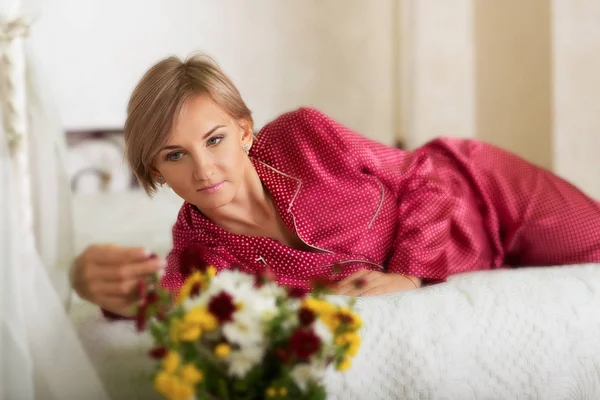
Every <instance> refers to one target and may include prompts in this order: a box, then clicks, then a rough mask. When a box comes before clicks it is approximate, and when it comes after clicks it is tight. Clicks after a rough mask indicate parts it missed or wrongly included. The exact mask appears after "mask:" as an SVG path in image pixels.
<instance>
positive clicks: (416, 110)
mask: <svg viewBox="0 0 600 400" xmlns="http://www.w3.org/2000/svg"><path fill="white" fill-rule="evenodd" d="M401 1H402V2H401V4H402V10H401V14H402V19H401V22H400V23H401V25H402V30H401V32H402V37H401V48H402V58H401V67H400V68H401V70H402V89H401V90H402V97H401V99H402V101H401V104H402V110H403V112H402V116H403V125H402V128H403V129H402V134H403V140H404V141H405V142H406V144H407V145H408V147H409V148H414V147H417V146H419V145H422V144H423V143H425V142H427V141H429V140H431V139H434V138H436V137H438V136H455V137H473V136H474V133H475V131H474V128H475V127H474V107H473V101H474V83H475V80H474V74H473V40H472V39H473V36H472V30H473V23H472V21H473V18H472V11H473V10H472V0H401Z"/></svg>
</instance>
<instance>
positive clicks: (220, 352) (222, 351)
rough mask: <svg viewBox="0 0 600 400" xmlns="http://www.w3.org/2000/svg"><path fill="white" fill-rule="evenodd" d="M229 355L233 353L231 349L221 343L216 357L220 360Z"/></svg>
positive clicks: (216, 351) (216, 349)
mask: <svg viewBox="0 0 600 400" xmlns="http://www.w3.org/2000/svg"><path fill="white" fill-rule="evenodd" d="M229 353H231V347H230V346H229V345H228V344H227V343H221V344H218V345H217V347H215V355H216V356H217V357H219V358H225V357H227V356H228V355H229Z"/></svg>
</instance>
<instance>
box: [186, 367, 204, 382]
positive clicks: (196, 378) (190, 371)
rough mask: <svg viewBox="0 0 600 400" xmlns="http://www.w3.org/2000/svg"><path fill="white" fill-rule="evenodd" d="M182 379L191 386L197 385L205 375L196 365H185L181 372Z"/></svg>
mask: <svg viewBox="0 0 600 400" xmlns="http://www.w3.org/2000/svg"><path fill="white" fill-rule="evenodd" d="M180 375H181V379H183V381H184V382H186V383H189V384H190V385H195V384H197V383H198V382H200V381H202V379H204V374H203V373H202V371H200V370H199V369H198V368H196V366H195V365H194V364H185V365H184V366H183V368H181V371H180Z"/></svg>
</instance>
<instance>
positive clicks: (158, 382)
mask: <svg viewBox="0 0 600 400" xmlns="http://www.w3.org/2000/svg"><path fill="white" fill-rule="evenodd" d="M176 379H177V378H175V377H174V376H173V375H170V374H168V373H166V372H159V373H158V374H157V375H156V377H155V378H154V389H155V390H156V391H157V392H158V393H160V394H162V395H163V396H165V397H169V395H170V394H171V393H172V392H173V388H174V387H175V384H176V383H175V380H176Z"/></svg>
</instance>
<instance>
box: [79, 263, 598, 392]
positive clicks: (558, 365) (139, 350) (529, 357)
mask: <svg viewBox="0 0 600 400" xmlns="http://www.w3.org/2000/svg"><path fill="white" fill-rule="evenodd" d="M357 307H358V310H359V312H360V314H361V316H362V318H363V320H364V328H363V329H362V331H361V335H362V338H363V345H362V347H361V351H360V352H359V354H358V355H357V357H356V358H355V361H354V364H353V366H352V368H351V369H350V370H348V371H347V372H346V373H344V374H339V373H337V372H334V371H330V372H329V373H328V375H327V377H326V383H327V386H328V391H329V398H330V399H339V400H342V399H344V400H351V399H357V400H358V399H361V400H365V399H423V400H429V399H439V400H441V399H444V400H450V399H456V400H469V399H502V400H505V399H543V400H553V399H569V400H579V399H581V400H583V399H586V400H587V399H600V265H585V266H573V267H554V268H527V269H518V270H500V271H490V272H478V273H472V274H466V275H463V276H456V277H454V278H453V279H451V280H450V281H449V282H447V283H445V284H440V285H436V286H432V287H429V288H424V289H421V290H417V291H412V292H407V293H403V294H395V295H388V296H380V297H371V298H361V299H359V301H358V303H357ZM75 311H76V312H75V314H74V315H73V319H74V320H75V322H76V324H77V326H78V330H79V333H80V335H81V337H82V338H83V341H84V345H85V347H86V348H87V349H88V351H89V353H90V356H91V358H92V360H93V362H94V363H95V365H96V366H97V368H98V371H99V373H100V375H101V378H102V379H103V380H104V381H105V383H106V385H107V390H109V391H110V392H111V393H112V394H113V396H114V398H115V399H151V398H155V397H154V396H153V394H152V390H151V388H150V387H149V384H148V383H147V381H146V379H147V378H146V377H145V375H144V374H145V373H147V372H148V371H150V363H149V361H148V360H147V359H146V355H145V353H146V349H147V348H148V343H149V342H148V338H147V337H145V336H138V335H137V334H136V333H135V331H134V329H133V327H132V326H131V325H130V323H128V322H118V323H108V322H105V321H103V320H102V318H101V317H99V315H98V313H97V311H96V310H93V311H92V310H91V309H90V308H88V307H86V306H83V305H81V306H79V307H78V308H77V309H76V310H75Z"/></svg>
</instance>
